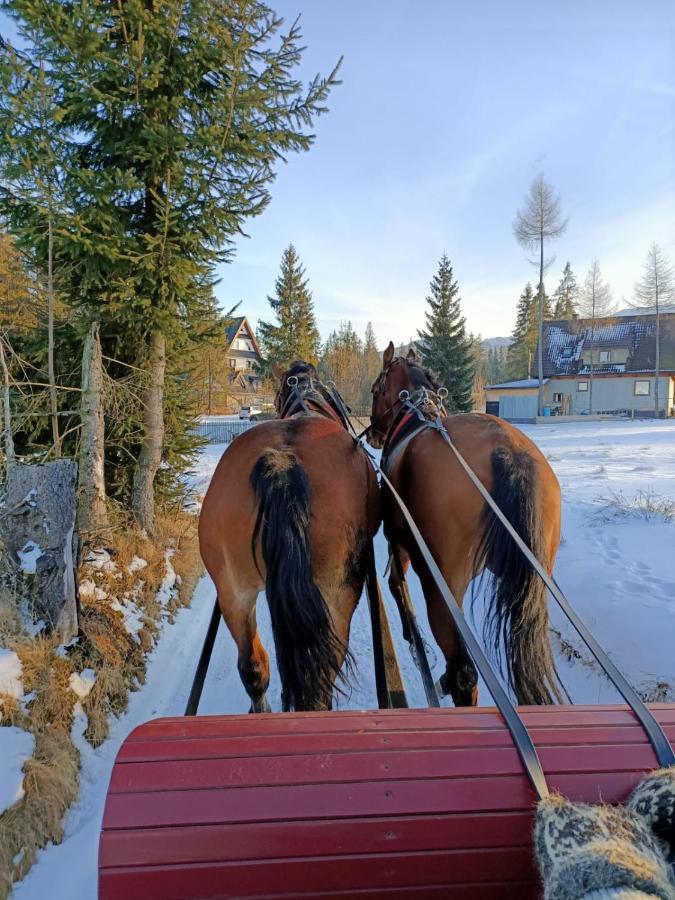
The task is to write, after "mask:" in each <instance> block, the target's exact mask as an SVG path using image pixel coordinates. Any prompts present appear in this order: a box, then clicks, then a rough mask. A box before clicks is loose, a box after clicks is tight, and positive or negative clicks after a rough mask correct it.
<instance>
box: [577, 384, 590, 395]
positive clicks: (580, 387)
mask: <svg viewBox="0 0 675 900" xmlns="http://www.w3.org/2000/svg"><path fill="white" fill-rule="evenodd" d="M577 390H578V391H581V392H582V393H583V392H584V391H587V390H588V382H587V381H577Z"/></svg>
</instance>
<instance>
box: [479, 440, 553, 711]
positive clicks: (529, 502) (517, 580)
mask: <svg viewBox="0 0 675 900" xmlns="http://www.w3.org/2000/svg"><path fill="white" fill-rule="evenodd" d="M492 483H493V487H492V497H493V498H494V500H495V502H496V504H497V505H498V506H499V508H500V509H501V511H502V512H503V513H504V515H505V516H506V518H507V519H508V520H509V522H510V523H511V525H512V526H513V527H514V528H515V530H516V532H517V533H518V534H519V535H520V537H521V538H522V539H523V541H525V543H526V544H527V545H528V547H529V548H530V550H531V551H532V553H533V554H534V555H535V556H536V557H537V559H538V560H540V561H543V560H544V559H545V540H544V527H543V524H544V523H543V519H542V516H541V512H540V509H539V506H538V504H537V495H538V479H537V472H536V468H535V462H534V459H533V458H532V457H531V456H530V454H528V453H526V452H524V451H514V450H511V449H506V448H504V447H498V448H497V449H495V450H494V451H493V453H492ZM483 568H486V569H489V570H490V571H491V572H492V573H493V575H494V577H493V578H492V579H491V583H490V587H489V594H488V603H487V614H486V620H485V637H486V642H487V643H488V645H491V646H492V647H493V648H494V651H495V655H496V657H497V658H498V659H500V658H501V656H502V648H503V649H504V650H505V656H506V668H507V675H508V681H509V684H510V686H511V688H512V689H513V691H514V693H515V695H516V697H517V698H518V702H519V703H524V704H537V705H539V704H544V703H553V702H554V699H556V700H558V701H559V702H561V701H562V696H561V692H560V682H559V680H558V674H557V672H556V668H555V663H554V661H553V654H552V652H551V644H550V640H549V619H548V604H547V597H546V586H545V585H544V583H543V582H542V580H541V578H540V577H539V576H538V575H537V573H536V572H535V571H534V569H533V568H532V566H531V565H530V563H529V562H528V561H527V560H526V558H525V556H524V555H523V553H522V551H521V550H520V549H519V548H518V547H517V546H516V543H515V541H514V540H513V538H512V537H511V536H510V535H509V533H508V532H507V530H506V528H505V527H504V526H503V525H502V523H501V522H500V521H499V519H498V518H497V517H496V516H495V514H494V513H493V512H492V510H491V509H490V507H489V506H488V505H487V504H486V505H485V508H484V510H483V514H482V538H481V542H480V544H479V547H478V550H477V552H476V556H475V569H474V571H476V572H478V571H480V570H481V569H483Z"/></svg>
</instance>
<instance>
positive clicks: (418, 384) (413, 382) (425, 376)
mask: <svg viewBox="0 0 675 900" xmlns="http://www.w3.org/2000/svg"><path fill="white" fill-rule="evenodd" d="M420 388H428V389H429V390H432V391H436V390H438V388H439V385H438V383H437V381H436V378H435V376H434V375H433V374H432V373H431V372H429V370H428V369H425V368H424V367H423V366H422V363H421V360H420V359H419V357H418V356H417V354H416V353H415V351H414V350H413V349H412V348H411V349H410V350H409V351H408V354H407V356H395V355H394V344H393V343H392V342H391V341H389V346H388V347H387V349H386V350H385V351H384V355H383V357H382V371H381V372H380V374H379V375H378V376H377V378H376V379H375V381H374V382H373V386H372V388H371V393H372V395H373V406H372V410H371V413H370V433H369V437H368V441H369V443H370V444H371V446H373V447H376V448H378V449H379V448H381V447H382V445H383V444H384V439H385V438H386V436H387V432H388V431H389V429H390V428H391V425H392V423H393V421H394V419H395V418H396V416H397V415H398V413H399V411H400V409H401V406H402V404H403V400H402V399H401V396H400V395H401V392H402V391H407V392H408V394H409V395H410V394H413V393H414V392H415V391H418V390H419V389H420Z"/></svg>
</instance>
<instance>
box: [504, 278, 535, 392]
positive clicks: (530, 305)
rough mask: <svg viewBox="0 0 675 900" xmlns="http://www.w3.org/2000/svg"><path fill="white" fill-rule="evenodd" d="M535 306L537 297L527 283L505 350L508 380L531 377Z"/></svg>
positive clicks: (533, 354) (533, 355)
mask: <svg viewBox="0 0 675 900" xmlns="http://www.w3.org/2000/svg"><path fill="white" fill-rule="evenodd" d="M537 306H538V304H537V297H536V296H535V294H534V292H533V290H532V285H531V284H530V282H529V281H528V282H527V284H526V285H525V288H524V289H523V292H522V294H521V295H520V297H519V298H518V306H517V308H516V324H515V327H514V329H513V343H512V344H511V345H510V346H509V348H508V350H507V356H506V375H507V377H508V378H510V379H513V380H519V379H522V378H531V377H532V371H533V368H534V357H535V351H536V349H537V337H538V334H539V327H538V309H537Z"/></svg>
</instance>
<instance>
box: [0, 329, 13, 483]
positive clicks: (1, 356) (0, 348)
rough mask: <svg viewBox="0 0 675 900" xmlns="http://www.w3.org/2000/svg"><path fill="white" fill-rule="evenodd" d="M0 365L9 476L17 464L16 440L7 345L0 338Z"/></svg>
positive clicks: (6, 466) (6, 462)
mask: <svg viewBox="0 0 675 900" xmlns="http://www.w3.org/2000/svg"><path fill="white" fill-rule="evenodd" d="M0 363H1V364H2V374H3V389H2V399H3V403H2V406H3V424H4V433H5V468H6V470H7V475H8V476H9V472H10V469H11V468H12V467H13V466H14V463H15V462H16V456H15V454H14V438H13V437H12V410H11V408H10V405H9V369H8V368H7V360H6V359H5V344H4V341H3V339H2V338H0Z"/></svg>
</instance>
